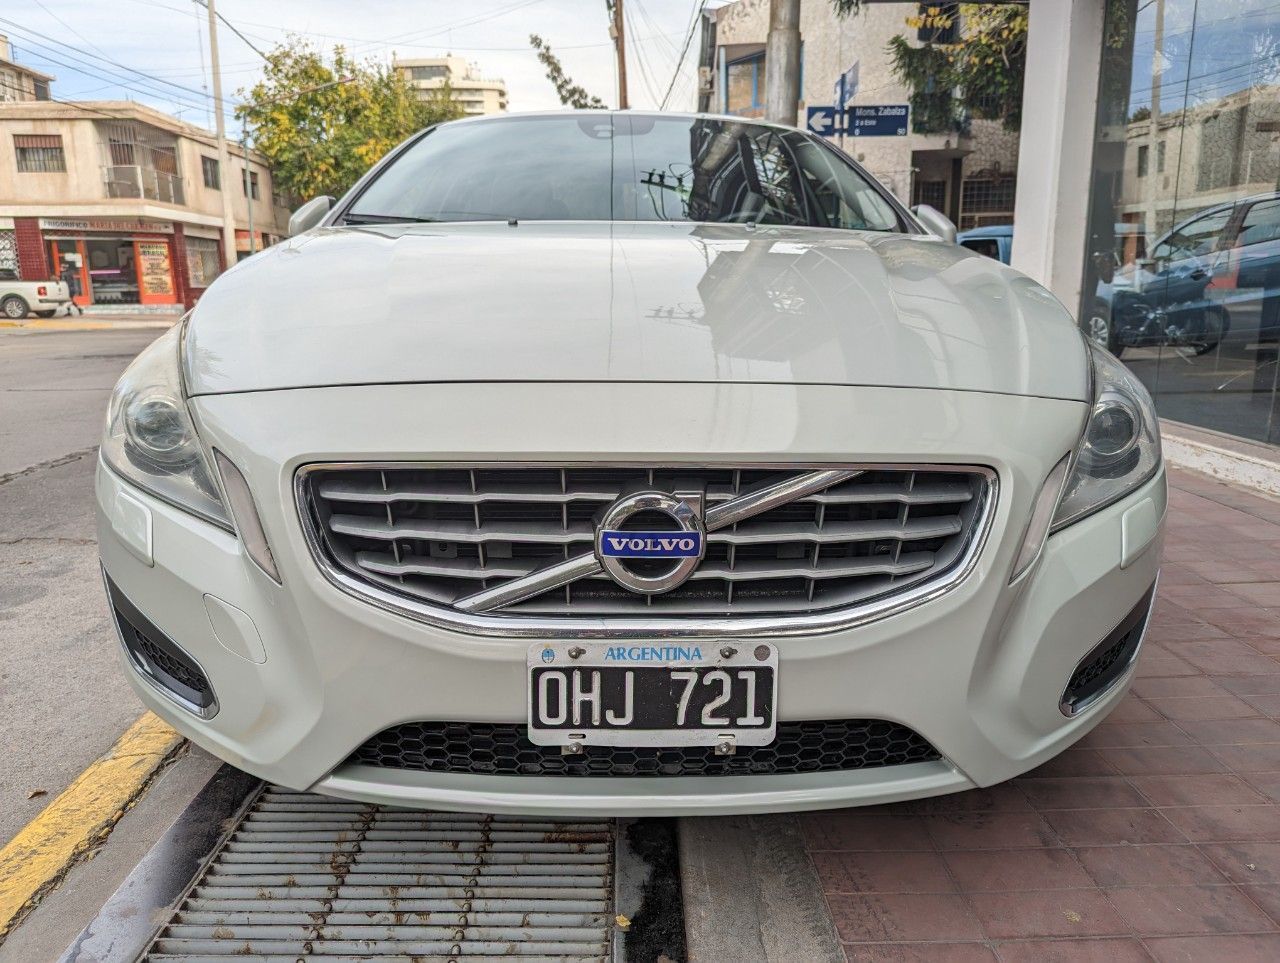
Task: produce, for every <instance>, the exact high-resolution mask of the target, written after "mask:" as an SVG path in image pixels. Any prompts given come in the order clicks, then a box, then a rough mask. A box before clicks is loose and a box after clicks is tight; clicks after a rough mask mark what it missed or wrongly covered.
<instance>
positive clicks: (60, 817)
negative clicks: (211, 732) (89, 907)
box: [0, 712, 183, 939]
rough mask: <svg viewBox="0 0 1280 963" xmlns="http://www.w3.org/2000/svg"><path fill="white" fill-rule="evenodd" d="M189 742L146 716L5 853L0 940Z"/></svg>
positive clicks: (0, 864)
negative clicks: (176, 752)
mask: <svg viewBox="0 0 1280 963" xmlns="http://www.w3.org/2000/svg"><path fill="white" fill-rule="evenodd" d="M182 743H183V739H182V737H181V736H180V735H178V734H177V733H176V732H175V731H174V730H173V729H171V728H170V727H169V726H168V725H166V724H165V723H164V722H161V721H160V718H159V717H158V716H156V715H154V714H152V713H150V712H148V713H145V714H144V715H143V716H142V717H141V718H139V719H138V721H137V722H135V723H134V724H133V725H132V726H130V727H129V729H128V731H126V732H125V734H124V735H122V736H121V737H120V738H119V740H117V742H116V744H115V745H114V746H112V747H111V748H110V749H109V750H107V752H106V753H105V754H104V755H102V756H100V757H99V758H98V759H97V760H95V761H94V762H93V763H92V764H91V765H90V766H89V768H88V769H86V770H85V771H84V772H82V773H81V774H80V775H79V776H77V777H76V780H75V782H73V783H72V784H71V785H70V786H68V787H67V788H66V789H65V790H63V792H62V793H61V795H59V796H58V798H56V799H55V800H53V802H51V803H49V805H48V806H46V807H45V808H44V810H43V811H42V812H41V813H40V815H39V816H37V817H36V818H35V819H33V820H31V822H29V823H27V825H26V826H24V827H23V829H22V831H21V832H19V833H18V835H16V836H14V837H13V839H12V840H10V841H9V843H8V845H6V846H5V847H4V848H3V849H0V939H3V937H4V936H5V935H7V934H8V933H9V931H10V930H11V929H12V928H13V927H14V925H15V924H17V923H18V922H20V921H21V919H22V917H23V916H25V915H26V914H27V913H28V912H29V911H30V910H31V909H32V907H34V906H35V904H36V903H37V901H38V900H39V899H40V897H41V896H43V895H44V894H45V893H46V892H48V891H49V890H51V889H52V888H53V887H55V886H56V885H57V884H58V882H59V881H60V880H61V879H62V878H63V876H65V875H66V873H67V870H69V869H70V868H71V867H72V866H74V865H75V864H76V863H77V862H79V861H80V860H81V859H83V858H84V857H85V856H86V855H87V854H88V853H89V852H90V851H91V850H92V849H93V848H94V847H95V846H96V845H97V844H98V843H100V842H102V840H103V839H105V838H106V837H107V835H108V834H109V833H110V832H111V829H112V827H113V826H115V824H116V822H117V821H118V820H119V819H120V817H121V816H123V815H124V814H125V811H126V810H128V808H129V807H130V806H132V805H133V803H134V801H135V800H136V799H137V798H138V796H139V795H140V794H141V793H142V791H143V790H144V789H146V788H147V785H148V784H149V783H150V782H151V779H152V777H153V776H155V774H156V772H157V771H159V769H160V767H161V766H162V765H163V764H164V762H165V761H166V760H167V759H168V758H169V757H170V756H171V755H172V754H173V753H174V752H175V751H176V750H177V749H178V747H179V746H181V745H182Z"/></svg>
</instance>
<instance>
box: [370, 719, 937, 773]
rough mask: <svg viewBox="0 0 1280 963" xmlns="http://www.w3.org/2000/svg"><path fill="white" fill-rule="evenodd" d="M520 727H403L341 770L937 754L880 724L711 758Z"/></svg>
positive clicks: (809, 731) (694, 751)
mask: <svg viewBox="0 0 1280 963" xmlns="http://www.w3.org/2000/svg"><path fill="white" fill-rule="evenodd" d="M527 733H528V730H527V728H526V727H525V726H522V725H506V724H495V723H488V722H406V723H403V724H401V725H398V726H393V727H392V728H390V729H386V730H384V731H382V732H380V733H378V734H377V735H376V736H374V737H373V738H371V739H369V740H368V741H367V742H366V743H365V744H364V745H362V746H361V747H360V748H359V749H357V750H356V751H355V752H354V753H352V754H351V756H350V757H349V758H348V759H347V763H348V764H351V763H355V764H359V765H365V766H379V767H382V768H385V769H408V770H413V771H417V772H440V773H455V774H468V775H493V776H765V775H785V774H794V773H806V772H844V771H848V770H854V769H874V768H878V767H881V766H899V765H903V764H905V763H909V762H932V761H934V760H936V759H938V758H940V756H939V754H938V751H937V750H936V749H934V748H933V746H931V745H930V744H929V742H928V741H927V740H925V739H924V737H923V736H921V735H920V734H919V733H917V732H915V731H914V730H912V729H909V728H907V727H906V726H903V725H899V724H898V723H896V722H885V721H883V720H879V719H836V720H823V721H814V722H780V723H778V738H777V739H776V740H775V741H774V742H773V744H772V745H768V746H740V747H739V748H738V751H737V754H736V755H733V756H717V755H715V751H714V749H713V748H712V747H711V746H691V747H682V748H649V747H634V748H622V747H614V746H589V747H587V749H586V752H585V753H584V754H583V755H581V756H564V755H561V753H560V750H559V748H557V747H555V746H535V745H534V744H533V743H531V742H530V741H529V738H528V734H527Z"/></svg>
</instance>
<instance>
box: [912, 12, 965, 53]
mask: <svg viewBox="0 0 1280 963" xmlns="http://www.w3.org/2000/svg"><path fill="white" fill-rule="evenodd" d="M916 16H917V18H918V19H919V21H920V26H919V27H918V28H916V38H917V39H918V40H919V41H920V42H921V43H940V44H952V43H959V42H960V4H958V3H922V4H920V10H919V13H918V14H917V15H916Z"/></svg>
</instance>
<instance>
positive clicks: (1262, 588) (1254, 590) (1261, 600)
mask: <svg viewBox="0 0 1280 963" xmlns="http://www.w3.org/2000/svg"><path fill="white" fill-rule="evenodd" d="M1227 591H1229V592H1230V593H1231V594H1232V595H1238V596H1240V598H1242V599H1244V600H1245V601H1247V602H1252V603H1253V604H1254V605H1260V606H1262V607H1263V608H1280V578H1276V577H1273V578H1272V580H1271V581H1270V582H1264V583H1261V584H1257V585H1231V586H1228V588H1227Z"/></svg>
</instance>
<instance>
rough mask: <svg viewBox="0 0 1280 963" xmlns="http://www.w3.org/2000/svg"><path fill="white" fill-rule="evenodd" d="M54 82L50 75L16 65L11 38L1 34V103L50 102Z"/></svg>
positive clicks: (22, 65)
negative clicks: (50, 88)
mask: <svg viewBox="0 0 1280 963" xmlns="http://www.w3.org/2000/svg"><path fill="white" fill-rule="evenodd" d="M53 80H54V78H53V77H52V76H51V75H50V74H46V73H41V72H40V71H39V70H33V69H32V68H31V67H28V66H26V65H24V64H20V63H16V62H15V61H14V59H13V47H11V46H10V44H9V38H8V37H6V36H5V35H4V34H2V33H0V103H12V102H17V101H31V100H48V99H49V84H51V83H52V82H53Z"/></svg>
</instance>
